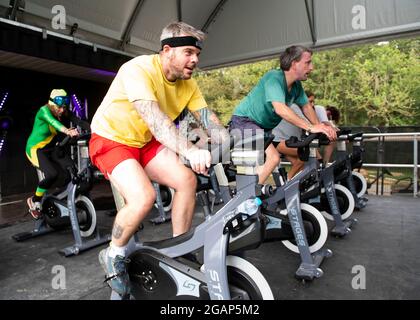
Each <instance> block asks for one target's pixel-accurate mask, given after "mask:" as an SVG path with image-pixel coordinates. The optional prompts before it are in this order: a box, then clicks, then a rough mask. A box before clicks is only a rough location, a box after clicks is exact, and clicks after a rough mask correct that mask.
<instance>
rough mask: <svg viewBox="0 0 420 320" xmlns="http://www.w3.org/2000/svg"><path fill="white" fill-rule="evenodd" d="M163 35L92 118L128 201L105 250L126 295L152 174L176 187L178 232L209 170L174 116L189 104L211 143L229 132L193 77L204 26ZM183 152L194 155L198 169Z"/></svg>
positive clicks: (99, 153)
mask: <svg viewBox="0 0 420 320" xmlns="http://www.w3.org/2000/svg"><path fill="white" fill-rule="evenodd" d="M160 40H161V45H162V47H161V51H160V52H159V54H156V55H148V56H139V57H136V58H134V59H132V60H130V61H128V62H127V63H125V64H124V65H123V66H122V67H121V68H120V70H119V71H118V73H117V75H116V77H115V79H114V81H113V82H112V84H111V86H110V88H109V90H108V93H107V94H106V96H105V98H104V99H103V101H102V103H101V105H100V106H99V108H98V110H97V111H96V113H95V115H94V117H93V119H92V125H91V127H92V138H91V140H90V146H89V147H90V148H89V149H90V150H89V152H90V157H91V159H92V162H93V163H94V164H95V165H96V166H97V167H98V169H99V170H100V171H101V172H102V173H104V175H105V176H106V177H107V178H108V179H109V180H110V181H111V182H112V184H113V185H114V186H115V187H116V189H117V190H118V192H119V193H120V194H121V195H122V197H123V198H124V200H125V206H124V207H123V208H121V210H119V212H118V213H117V216H116V218H115V222H114V226H113V230H112V241H111V244H110V246H109V247H108V248H107V249H105V250H103V251H101V252H100V254H99V260H100V262H101V264H102V266H103V267H104V269H105V272H106V273H107V277H108V280H109V284H110V286H111V287H112V289H113V290H114V291H115V292H117V293H118V294H119V295H120V296H121V297H122V298H127V297H128V296H129V293H130V284H129V277H128V274H127V271H126V265H125V254H126V249H127V243H128V241H129V240H130V238H131V237H132V236H133V234H134V233H135V232H136V231H137V229H138V226H139V225H140V223H141V221H142V220H143V219H144V218H145V217H146V215H147V214H148V212H149V211H150V210H151V208H152V206H153V203H154V201H155V197H156V195H155V191H154V189H153V186H152V183H151V180H153V181H156V182H157V183H159V184H163V185H166V186H168V187H171V188H173V189H174V190H175V196H174V203H173V207H172V228H173V235H174V236H177V235H180V234H182V233H185V232H186V231H188V230H189V229H190V227H191V221H192V216H193V213H194V207H195V192H196V184H197V182H196V177H195V175H194V173H193V171H194V172H196V173H206V172H207V169H208V168H209V166H210V163H211V156H210V153H209V152H208V151H207V150H200V149H198V148H197V147H196V146H194V145H192V144H191V143H190V142H188V141H187V139H186V138H185V137H182V136H180V135H179V134H178V130H177V129H176V127H175V125H174V123H173V120H175V119H176V118H177V117H178V116H179V115H180V113H181V112H182V111H183V110H184V109H185V108H188V110H189V111H190V112H191V113H192V114H193V115H194V117H196V119H197V120H198V121H200V122H201V123H202V124H203V125H204V127H205V128H206V129H207V131H208V132H209V131H210V130H211V133H212V135H211V137H212V142H213V141H214V140H216V141H215V142H219V143H220V142H223V141H225V139H227V138H228V136H229V135H228V132H227V131H226V130H225V129H224V127H223V125H221V123H220V121H219V119H218V118H217V117H216V115H215V114H214V113H213V112H212V111H211V110H209V109H207V104H206V102H205V100H204V98H203V96H202V94H201V92H200V90H199V88H198V86H197V83H196V82H195V80H193V79H191V76H192V73H193V70H194V69H195V67H196V66H197V63H198V56H199V54H200V52H201V42H202V41H203V40H204V33H203V32H201V31H199V30H197V29H195V28H193V27H192V26H189V25H187V24H185V23H183V22H175V23H171V24H169V25H168V26H167V27H165V28H164V29H163V31H162V35H161V39H160ZM215 131H216V132H217V134H215V133H214V132H215ZM217 140H218V141H217ZM177 154H178V155H182V156H184V157H185V158H186V159H187V160H189V162H190V164H191V168H192V170H193V171H192V170H190V169H189V168H187V167H185V166H184V165H183V164H182V162H181V161H179V158H178V155H177Z"/></svg>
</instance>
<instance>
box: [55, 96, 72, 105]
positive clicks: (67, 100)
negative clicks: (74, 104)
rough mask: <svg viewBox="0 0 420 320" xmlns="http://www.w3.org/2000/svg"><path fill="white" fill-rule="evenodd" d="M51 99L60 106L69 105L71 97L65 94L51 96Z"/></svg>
mask: <svg viewBox="0 0 420 320" xmlns="http://www.w3.org/2000/svg"><path fill="white" fill-rule="evenodd" d="M50 101H52V102H54V103H55V104H56V105H57V106H59V107H67V106H69V105H70V98H69V97H64V96H58V97H54V98H50Z"/></svg>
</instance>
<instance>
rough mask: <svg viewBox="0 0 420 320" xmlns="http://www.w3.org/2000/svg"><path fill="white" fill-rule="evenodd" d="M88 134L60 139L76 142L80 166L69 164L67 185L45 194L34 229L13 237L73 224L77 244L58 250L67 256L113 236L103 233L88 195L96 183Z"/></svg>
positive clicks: (25, 238)
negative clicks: (40, 212)
mask: <svg viewBox="0 0 420 320" xmlns="http://www.w3.org/2000/svg"><path fill="white" fill-rule="evenodd" d="M89 138H90V133H85V134H82V135H80V136H78V137H76V138H72V139H71V140H70V137H69V136H67V137H65V138H64V139H63V141H61V142H60V144H59V147H64V146H65V145H66V144H67V143H70V141H71V142H72V143H76V144H77V167H76V164H74V165H73V166H72V167H69V168H67V170H68V171H69V174H70V177H71V180H70V182H69V183H68V184H67V185H66V186H65V188H60V189H59V190H58V191H55V192H54V191H53V192H47V193H46V194H45V195H44V197H43V198H42V202H41V207H42V217H41V218H40V219H38V220H36V221H35V227H34V229H33V230H32V231H30V232H23V233H19V234H15V235H13V236H12V238H13V239H14V240H16V241H25V240H28V239H31V238H34V237H38V236H41V235H44V234H48V233H51V232H54V231H57V230H61V229H63V228H66V227H68V226H71V229H72V232H73V237H74V244H73V245H71V246H68V247H66V248H63V249H61V250H59V253H60V254H62V255H64V256H65V257H68V256H72V255H77V254H79V253H80V252H82V251H86V250H88V249H91V248H94V247H97V246H99V245H102V244H104V243H107V242H109V241H110V240H111V236H110V235H109V234H107V235H103V236H101V235H100V232H99V230H98V228H97V219H96V211H95V207H94V206H93V203H92V201H91V200H90V199H89V198H88V196H87V195H88V193H89V191H90V190H91V188H92V183H93V175H92V170H91V166H90V159H89V151H88V141H89ZM73 161H74V162H75V159H73ZM37 174H38V177H39V179H42V172H41V171H40V170H38V169H37Z"/></svg>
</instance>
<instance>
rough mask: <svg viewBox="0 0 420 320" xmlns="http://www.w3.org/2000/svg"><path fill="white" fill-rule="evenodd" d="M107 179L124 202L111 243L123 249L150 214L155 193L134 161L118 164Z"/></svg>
mask: <svg viewBox="0 0 420 320" xmlns="http://www.w3.org/2000/svg"><path fill="white" fill-rule="evenodd" d="M109 178H110V180H111V182H112V183H113V185H114V187H115V188H116V189H117V190H118V192H119V193H120V194H121V196H122V197H123V198H124V200H125V205H124V207H122V208H121V210H120V211H118V213H117V216H116V217H115V222H114V226H113V228H112V243H113V244H114V245H116V246H118V247H123V246H125V245H126V244H127V243H128V241H129V240H130V238H131V236H132V235H133V234H134V233H135V232H136V231H137V229H138V226H139V225H140V223H141V221H143V219H144V218H145V217H146V216H147V214H148V213H149V212H150V210H151V208H152V206H153V203H154V202H155V198H156V193H155V190H154V189H153V186H152V183H151V182H150V180H149V178H148V177H147V175H146V173H145V171H144V169H143V168H142V167H141V165H140V164H139V163H138V162H137V161H136V160H134V159H128V160H125V161H123V162H121V163H120V164H118V165H117V166H116V167H115V168H114V170H113V171H112V174H110V175H109Z"/></svg>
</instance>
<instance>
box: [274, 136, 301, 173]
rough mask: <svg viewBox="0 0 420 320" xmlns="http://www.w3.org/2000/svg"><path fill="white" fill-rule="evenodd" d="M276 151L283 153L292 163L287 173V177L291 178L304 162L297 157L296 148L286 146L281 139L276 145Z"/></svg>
mask: <svg viewBox="0 0 420 320" xmlns="http://www.w3.org/2000/svg"><path fill="white" fill-rule="evenodd" d="M277 151H278V152H280V153H281V154H284V155H285V156H286V158H287V160H289V161H290V163H291V164H292V167H291V168H290V170H289V172H288V174H287V179H291V178H293V177H294V176H295V175H296V173H298V172H299V171H301V170H302V169H303V166H304V162H303V161H302V160H300V159H299V156H298V153H297V149H296V148H289V147H287V146H286V143H285V141H281V142H280V143H279V144H278V145H277Z"/></svg>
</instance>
